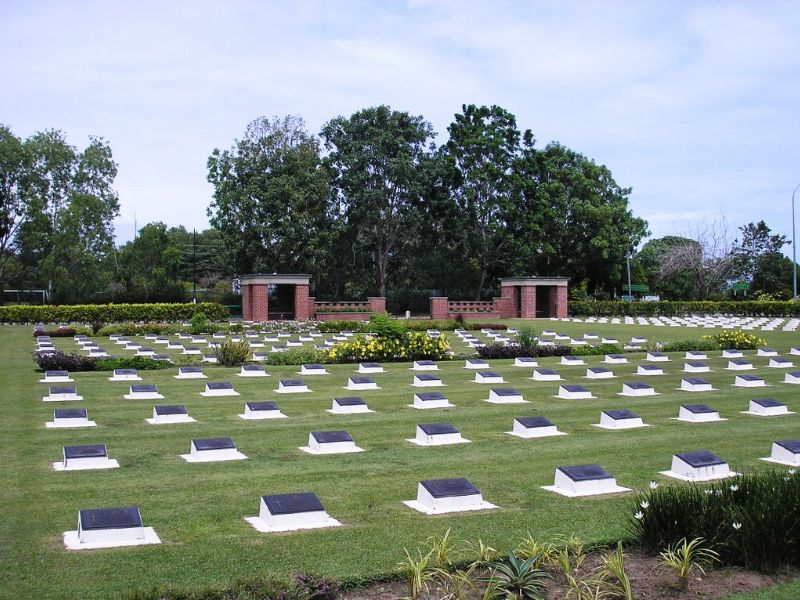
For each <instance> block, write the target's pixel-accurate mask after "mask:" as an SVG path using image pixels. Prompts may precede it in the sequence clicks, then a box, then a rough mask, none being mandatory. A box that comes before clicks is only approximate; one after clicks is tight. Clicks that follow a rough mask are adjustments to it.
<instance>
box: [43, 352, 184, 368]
mask: <svg viewBox="0 0 800 600" xmlns="http://www.w3.org/2000/svg"><path fill="white" fill-rule="evenodd" d="M33 358H34V360H35V361H36V364H37V365H38V366H39V370H41V371H69V372H70V373H77V372H80V371H113V370H114V369H137V370H140V371H156V370H159V369H169V368H171V367H174V366H175V365H173V363H171V362H170V361H168V360H153V359H152V358H146V357H144V356H127V357H119V358H112V357H109V358H97V357H94V356H82V355H80V354H74V353H71V354H67V353H66V352H62V351H60V350H57V351H55V352H49V353H44V354H40V353H34V355H33Z"/></svg>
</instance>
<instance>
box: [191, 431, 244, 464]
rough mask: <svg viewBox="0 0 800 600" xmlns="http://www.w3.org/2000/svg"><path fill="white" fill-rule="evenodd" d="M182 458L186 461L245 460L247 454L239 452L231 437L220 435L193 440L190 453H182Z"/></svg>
mask: <svg viewBox="0 0 800 600" xmlns="http://www.w3.org/2000/svg"><path fill="white" fill-rule="evenodd" d="M181 458H182V459H183V460H185V461H186V462H191V463H201V462H218V461H228V460H244V459H246V458H247V456H245V455H244V454H242V453H241V452H239V450H238V449H237V448H236V444H234V443H233V440H232V439H231V438H229V437H218V438H203V439H195V440H192V441H191V444H190V452H189V454H181Z"/></svg>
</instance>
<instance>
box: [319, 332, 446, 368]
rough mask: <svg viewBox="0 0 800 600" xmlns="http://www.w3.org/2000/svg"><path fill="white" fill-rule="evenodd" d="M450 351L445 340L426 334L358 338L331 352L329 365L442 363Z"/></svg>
mask: <svg viewBox="0 0 800 600" xmlns="http://www.w3.org/2000/svg"><path fill="white" fill-rule="evenodd" d="M449 349H450V344H449V343H448V341H447V338H445V337H444V336H441V337H438V338H434V337H431V336H429V335H427V334H425V333H419V332H407V333H404V334H403V335H401V336H400V337H385V336H384V337H378V336H376V337H357V338H355V339H353V340H350V341H347V342H339V343H338V344H336V346H334V347H333V348H331V349H330V350H329V351H328V361H329V362H334V363H355V362H359V361H371V360H374V361H387V362H388V361H408V360H420V359H425V360H441V359H443V358H444V357H445V355H446V354H447V351H448V350H449Z"/></svg>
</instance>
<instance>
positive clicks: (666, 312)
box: [569, 300, 800, 317]
mask: <svg viewBox="0 0 800 600" xmlns="http://www.w3.org/2000/svg"><path fill="white" fill-rule="evenodd" d="M569 314H570V316H572V317H619V316H631V317H657V316H661V317H684V316H687V315H731V316H737V317H798V316H800V302H759V301H755V300H754V301H741V302H711V301H677V302H669V301H663V302H623V301H602V302H594V301H570V303H569Z"/></svg>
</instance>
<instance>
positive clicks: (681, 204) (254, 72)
mask: <svg viewBox="0 0 800 600" xmlns="http://www.w3.org/2000/svg"><path fill="white" fill-rule="evenodd" d="M799 31H800V2H794V1H787V2H781V1H766V0H765V1H759V2H734V1H727V0H726V1H719V2H710V1H708V2H706V1H695V2H679V1H675V0H670V1H666V2H655V1H647V2H640V1H623V0H606V1H604V2H589V1H581V2H565V1H554V2H545V1H533V0H531V1H519V2H514V1H506V2H504V1H495V2H470V1H468V0H453V1H451V0H442V1H432V0H431V1H428V0H409V1H406V2H391V1H389V0H386V1H378V0H375V1H372V2H367V1H350V0H327V1H325V0H319V1H294V2H267V1H263V2H259V1H255V0H254V1H249V2H248V1H238V0H227V1H222V2H220V1H218V0H216V1H208V0H191V1H188V0H187V1H180V0H170V1H161V2H147V1H134V0H131V1H130V2H123V1H121V0H120V1H115V0H103V1H97V2H92V1H81V0H70V1H66V0H64V1H61V2H55V1H53V2H48V1H45V0H38V1H36V0H34V1H31V0H3V1H2V3H0V57H1V58H0V81H2V84H1V85H2V93H0V122H3V123H5V124H7V125H8V126H10V127H11V128H12V130H13V131H14V132H15V133H16V134H17V135H20V136H24V137H27V136H28V135H30V134H31V133H33V132H35V131H37V130H41V129H45V128H57V129H61V130H63V131H64V132H66V134H67V136H68V139H69V141H70V143H72V144H74V145H76V146H84V145H85V144H86V143H87V139H88V136H89V135H99V136H102V137H104V138H105V139H107V140H108V141H109V143H110V144H111V147H112V150H113V152H114V156H115V159H116V160H117V162H118V163H119V176H118V178H117V189H118V190H119V195H120V202H121V215H120V217H119V219H118V220H117V235H118V239H120V240H126V239H130V238H131V237H132V235H133V223H134V216H135V218H136V220H137V221H138V223H139V225H140V226H141V225H142V224H144V223H146V222H149V221H164V222H166V223H168V224H170V225H178V224H183V225H185V226H187V227H189V228H192V227H198V228H203V227H206V226H207V219H206V207H207V206H208V204H209V201H210V198H211V192H212V190H211V186H210V185H209V184H208V183H207V182H206V173H207V171H206V161H207V159H208V156H209V154H210V153H211V151H212V150H213V149H214V148H227V147H229V146H230V145H231V144H232V143H233V141H234V139H235V138H237V137H239V136H241V135H242V134H243V132H244V129H245V126H246V125H247V123H248V122H249V121H251V120H253V119H254V118H256V117H258V116H260V115H267V116H272V115H285V114H289V113H291V114H299V115H301V116H302V117H303V118H304V119H305V120H306V122H307V124H308V127H309V129H310V130H311V131H314V132H316V131H319V128H320V126H321V125H322V124H323V123H324V122H326V121H327V120H328V119H330V118H332V117H334V116H337V115H350V114H352V113H353V112H354V111H356V110H358V109H360V108H363V107H366V106H373V105H377V104H389V105H391V106H392V107H393V108H395V109H398V110H406V111H409V112H411V113H414V114H420V115H423V116H424V117H426V118H427V119H428V120H429V121H430V122H431V123H432V124H433V125H434V128H435V129H436V130H437V131H438V132H439V135H438V137H437V141H438V142H440V143H442V142H444V141H445V139H446V128H447V125H448V124H449V123H450V121H451V120H452V117H453V114H454V113H456V112H458V111H459V110H460V108H461V105H462V104H464V103H475V104H498V105H500V106H503V107H504V108H506V109H508V110H509V111H511V112H513V113H514V114H515V115H516V116H517V122H518V124H519V126H520V128H522V129H526V128H529V129H531V130H532V131H533V132H534V133H535V135H536V138H537V140H538V144H539V145H540V146H541V145H544V144H546V143H547V142H549V141H551V140H557V141H559V142H561V143H563V144H565V145H567V146H569V147H571V148H574V149H575V150H578V151H580V152H582V153H584V154H585V155H587V156H589V157H591V158H593V159H594V160H595V161H597V162H598V163H602V164H605V165H606V166H608V167H609V168H610V169H611V171H612V172H613V174H614V176H615V179H616V180H617V182H618V183H619V184H620V185H623V186H626V187H632V188H633V193H632V195H631V207H632V209H633V211H634V213H635V214H636V215H638V216H641V217H644V218H646V219H647V220H648V221H649V223H650V229H651V231H652V233H653V235H654V236H662V235H668V234H680V233H684V232H688V231H691V230H692V229H694V228H696V226H697V222H699V221H702V220H707V221H713V220H715V219H718V218H719V217H720V215H724V217H725V219H726V222H727V224H728V227H729V229H730V230H731V232H735V229H736V227H738V226H739V225H743V224H745V223H747V222H749V221H756V220H759V219H764V220H766V221H767V223H768V224H769V225H770V226H771V227H772V228H773V230H774V231H776V232H779V233H784V234H787V235H788V234H790V232H791V193H792V189H793V188H794V187H795V186H796V185H797V184H800V110H798V109H799V108H800V34H798V32H799Z"/></svg>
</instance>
